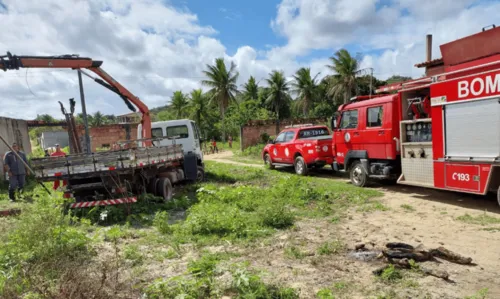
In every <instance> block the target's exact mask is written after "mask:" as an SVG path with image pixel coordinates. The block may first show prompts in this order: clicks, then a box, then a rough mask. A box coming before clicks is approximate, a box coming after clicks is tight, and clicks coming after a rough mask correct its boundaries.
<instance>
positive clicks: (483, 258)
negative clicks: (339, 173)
mask: <svg viewBox="0 0 500 299" xmlns="http://www.w3.org/2000/svg"><path fill="white" fill-rule="evenodd" d="M231 155H232V153H231V152H224V153H221V154H218V155H209V156H207V157H206V160H213V161H217V162H222V163H231V164H240V163H238V162H235V161H231V160H228V158H230V157H231ZM242 165H245V166H249V165H248V164H242ZM254 166H255V167H262V164H261V165H258V164H256V165H254ZM312 175H314V174H312ZM319 175H321V176H322V177H324V176H326V175H331V174H327V173H324V174H319ZM331 177H332V179H343V180H345V178H339V177H335V176H334V175H331ZM346 181H347V180H346ZM346 183H347V182H346ZM373 188H375V189H377V190H380V191H382V192H383V193H384V196H383V197H382V198H381V199H380V200H381V201H382V202H383V204H384V205H385V206H387V207H388V208H389V209H388V210H386V211H376V212H372V213H369V214H364V213H362V212H359V211H351V212H349V213H348V215H345V218H347V219H345V220H343V221H342V222H341V223H340V224H335V223H332V222H330V221H317V220H308V221H302V222H299V223H298V225H297V228H296V229H295V230H294V231H293V232H284V233H281V234H278V235H277V236H275V237H274V238H273V240H272V241H271V242H270V244H269V243H268V244H256V245H255V248H251V249H249V250H248V252H246V254H245V256H244V259H248V260H251V261H253V262H252V265H253V266H255V267H256V268H261V269H264V270H266V271H268V272H270V273H272V276H273V278H274V280H278V281H279V282H282V283H283V284H286V285H289V286H292V287H295V288H297V289H300V293H301V298H314V297H315V294H316V292H317V291H318V290H320V289H321V288H334V289H335V287H332V285H335V286H336V288H337V291H338V292H336V293H335V296H336V298H371V296H374V294H375V296H384V295H385V296H389V297H379V298H464V297H466V296H471V295H473V294H476V293H477V292H478V291H479V290H481V289H484V288H487V289H488V292H487V297H486V298H500V278H499V275H498V273H500V247H499V246H500V224H499V223H492V224H490V223H482V224H468V223H465V222H463V221H460V220H459V219H457V218H458V217H461V216H464V215H470V216H472V217H480V216H484V215H486V216H491V217H496V218H500V208H499V207H498V206H497V203H496V201H495V200H494V198H484V197H480V196H472V195H467V194H461V193H453V192H444V191H437V190H432V189H426V188H416V187H406V186H390V187H385V186H384V187H381V186H376V187H373ZM332 240H341V241H342V242H343V243H344V244H346V246H347V248H348V250H352V249H353V248H354V246H355V244H358V243H365V244H373V245H374V247H376V248H383V246H384V244H385V243H387V242H389V241H399V242H405V243H409V244H412V245H414V246H417V245H420V244H422V245H423V246H424V247H425V248H427V249H430V248H437V247H439V246H444V247H445V248H447V249H449V250H452V251H455V252H457V253H460V254H461V255H464V256H469V257H471V258H472V259H473V263H475V264H476V265H474V266H464V265H457V264H452V263H449V262H446V261H443V262H442V263H435V262H426V263H423V266H425V267H427V268H431V269H439V270H445V271H447V272H448V273H449V275H450V281H444V280H442V279H440V278H435V277H431V276H424V275H421V274H418V275H417V274H415V273H410V274H409V276H408V277H405V279H404V280H403V282H401V283H399V284H398V285H387V284H384V283H380V282H378V281H376V280H375V279H374V276H373V274H372V273H371V271H372V270H374V269H376V268H377V267H378V266H380V264H377V262H363V261H358V260H353V259H349V258H348V257H347V255H346V254H340V255H332V256H330V255H329V256H326V257H321V256H317V255H314V254H307V253H308V252H309V253H314V252H315V251H316V249H317V248H318V246H320V245H321V244H322V243H324V242H326V241H332ZM373 245H367V247H370V248H371V247H372V246H373ZM290 246H294V247H297V248H300V250H302V251H303V252H305V258H301V259H291V258H289V257H286V255H285V254H284V252H285V250H284V249H285V248H286V247H290ZM339 286H340V287H339ZM388 292H389V293H388ZM390 292H392V293H390ZM388 294H389V295H388ZM390 296H392V297H390ZM394 296H396V297H394ZM473 298H475V297H473ZM477 298H483V297H477Z"/></svg>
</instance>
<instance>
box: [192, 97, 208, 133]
mask: <svg viewBox="0 0 500 299" xmlns="http://www.w3.org/2000/svg"><path fill="white" fill-rule="evenodd" d="M189 108H190V110H191V116H190V117H191V118H192V119H193V120H194V121H195V122H196V123H197V124H198V127H200V128H202V127H203V124H202V123H203V120H204V119H205V118H206V116H207V109H208V103H207V97H206V95H205V94H203V91H202V90H201V89H194V90H193V91H191V94H190V97H189Z"/></svg>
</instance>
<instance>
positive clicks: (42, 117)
mask: <svg viewBox="0 0 500 299" xmlns="http://www.w3.org/2000/svg"><path fill="white" fill-rule="evenodd" d="M35 120H40V121H44V122H46V123H51V122H56V121H57V120H56V119H55V118H53V117H52V116H50V115H49V114H37V116H36V118H35Z"/></svg>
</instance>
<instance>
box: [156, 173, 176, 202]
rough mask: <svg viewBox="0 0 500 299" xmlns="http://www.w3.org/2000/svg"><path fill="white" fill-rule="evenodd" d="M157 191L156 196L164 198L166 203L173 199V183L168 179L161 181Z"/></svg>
mask: <svg viewBox="0 0 500 299" xmlns="http://www.w3.org/2000/svg"><path fill="white" fill-rule="evenodd" d="M156 190H157V194H156V195H158V196H161V197H163V200H164V201H170V200H171V199H172V197H173V193H174V190H173V188H172V183H171V182H170V179H168V178H161V179H159V181H158V185H157V189H156Z"/></svg>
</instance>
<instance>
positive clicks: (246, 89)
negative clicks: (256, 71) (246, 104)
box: [243, 76, 259, 101]
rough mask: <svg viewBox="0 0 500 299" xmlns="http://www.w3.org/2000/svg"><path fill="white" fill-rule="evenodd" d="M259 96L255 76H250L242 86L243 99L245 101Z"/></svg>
mask: <svg viewBox="0 0 500 299" xmlns="http://www.w3.org/2000/svg"><path fill="white" fill-rule="evenodd" d="M258 98H259V86H258V85H257V83H256V82H255V78H254V77H253V76H250V78H249V79H248V82H247V83H245V85H244V86H243V99H244V100H245V101H251V100H257V99H258Z"/></svg>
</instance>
